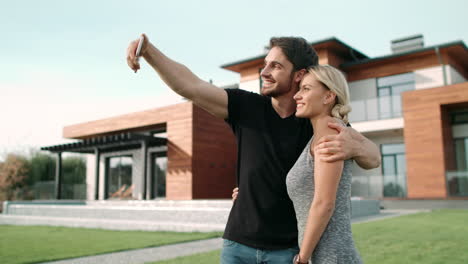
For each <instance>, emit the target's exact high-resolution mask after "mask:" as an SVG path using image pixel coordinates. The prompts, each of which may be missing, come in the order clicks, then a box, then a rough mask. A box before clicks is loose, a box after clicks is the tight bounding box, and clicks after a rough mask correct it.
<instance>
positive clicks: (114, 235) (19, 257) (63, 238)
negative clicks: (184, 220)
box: [0, 225, 221, 264]
mask: <svg viewBox="0 0 468 264" xmlns="http://www.w3.org/2000/svg"><path fill="white" fill-rule="evenodd" d="M220 235H221V233H219V232H212V233H178V232H149V231H144V232H143V231H110V230H102V229H85V228H66V227H46V226H10V225H0V263H2V264H10V263H11V264H13V263H37V262H44V261H52V260H59V259H65V258H73V257H81V256H89V255H96V254H102V253H108V252H116V251H122V250H128V249H136V248H145V247H153V246H161V245H167V244H173V243H180V242H185V241H192V240H199V239H207V238H213V237H219V236H220Z"/></svg>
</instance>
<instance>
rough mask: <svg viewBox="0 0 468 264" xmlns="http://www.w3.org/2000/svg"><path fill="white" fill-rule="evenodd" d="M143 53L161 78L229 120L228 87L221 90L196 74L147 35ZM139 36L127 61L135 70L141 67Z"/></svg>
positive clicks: (172, 87)
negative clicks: (173, 58) (162, 50)
mask: <svg viewBox="0 0 468 264" xmlns="http://www.w3.org/2000/svg"><path fill="white" fill-rule="evenodd" d="M142 36H143V37H144V40H143V41H144V42H143V44H142V47H141V52H140V55H141V56H142V57H143V58H144V59H145V60H146V61H147V62H148V63H149V64H150V65H151V66H152V67H153V69H155V70H156V72H157V73H158V74H159V76H160V77H161V79H162V80H163V81H164V82H165V83H166V84H167V85H168V86H169V87H170V88H171V89H172V90H173V91H174V92H176V93H177V94H179V95H181V96H183V97H185V98H187V99H189V100H191V101H193V102H194V103H195V104H196V105H198V106H200V107H201V108H203V109H205V110H206V111H208V112H210V113H211V114H213V115H215V116H217V117H219V118H222V119H226V118H227V116H228V109H227V105H228V98H227V93H226V91H225V90H223V89H220V88H218V87H216V86H214V85H212V84H210V83H208V82H206V81H203V80H201V79H200V78H198V77H197V76H196V75H195V74H193V73H192V72H191V71H190V70H189V69H188V68H187V67H186V66H184V65H182V64H180V63H178V62H176V61H173V60H171V59H170V58H168V57H167V56H166V55H164V54H163V53H162V52H161V51H159V50H158V49H157V48H156V47H155V46H154V45H153V44H151V43H150V42H149V40H148V37H147V36H146V35H144V34H143V35H142ZM138 43H139V39H137V40H134V41H132V42H131V43H130V45H129V46H128V49H127V64H128V66H129V67H130V68H131V69H132V70H134V71H135V72H136V71H138V70H139V69H140V64H139V63H138V58H137V57H136V56H135V52H136V50H137V47H138Z"/></svg>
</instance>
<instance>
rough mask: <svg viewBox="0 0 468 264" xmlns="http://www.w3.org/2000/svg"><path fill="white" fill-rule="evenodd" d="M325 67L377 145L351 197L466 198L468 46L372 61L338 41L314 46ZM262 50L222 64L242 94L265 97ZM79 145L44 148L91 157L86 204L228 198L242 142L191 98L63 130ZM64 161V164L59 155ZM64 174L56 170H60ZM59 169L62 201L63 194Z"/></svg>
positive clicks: (401, 43) (417, 41)
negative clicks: (376, 155)
mask: <svg viewBox="0 0 468 264" xmlns="http://www.w3.org/2000/svg"><path fill="white" fill-rule="evenodd" d="M311 45H312V46H313V47H314V48H315V50H316V51H317V52H318V54H319V58H320V60H319V62H320V64H330V65H332V66H335V67H337V68H339V69H340V70H342V71H343V72H344V73H345V75H346V77H347V79H348V81H349V88H350V95H351V101H352V102H351V105H352V108H353V110H352V112H351V113H350V123H351V125H352V127H353V128H355V129H356V130H358V131H359V132H361V133H362V134H364V135H365V136H366V137H368V138H369V139H371V140H372V141H374V142H375V143H376V144H378V145H379V147H380V150H381V154H382V164H381V167H379V168H376V169H373V170H363V169H361V168H359V167H358V166H357V165H356V166H355V168H354V171H353V189H352V194H353V196H359V197H366V198H378V199H395V198H397V199H467V198H468V82H467V80H468V49H467V47H466V45H465V44H464V43H463V42H462V41H455V42H448V43H444V44H440V45H435V46H430V47H426V46H424V40H423V37H422V36H421V35H416V36H412V37H408V38H403V39H398V40H394V41H392V42H391V50H392V53H391V54H389V55H387V56H382V57H376V58H369V57H368V56H366V55H365V54H363V53H361V52H359V51H357V50H356V49H354V48H353V47H350V46H349V45H347V44H345V43H343V42H342V41H340V40H338V39H336V38H330V39H325V40H321V41H316V42H312V43H311ZM265 56H266V54H261V55H259V56H256V57H253V58H247V59H243V60H240V61H237V62H233V63H229V64H226V65H223V66H222V68H224V69H226V70H230V71H234V72H237V73H239V75H240V82H239V89H245V90H249V91H252V92H259V91H260V87H261V79H260V71H261V68H262V66H263V61H264V58H265ZM63 136H64V137H65V138H72V139H77V140H78V141H77V142H76V143H70V144H63V145H57V146H49V147H44V148H42V149H43V150H48V151H52V152H55V153H57V154H58V156H59V157H60V156H61V153H62V152H79V153H87V154H90V155H88V173H87V176H86V186H87V188H86V197H87V199H88V200H106V199H137V200H151V199H155V198H165V199H168V200H191V199H211V198H229V197H230V195H231V190H232V188H233V187H234V186H235V183H236V179H235V170H236V145H235V139H234V137H233V135H232V132H231V131H230V128H229V126H228V125H227V124H226V123H224V122H223V121H222V120H218V119H216V118H214V117H213V116H211V115H210V114H208V113H207V112H205V111H204V110H202V109H200V108H199V107H197V106H195V105H193V104H192V103H191V102H185V103H182V104H177V105H172V106H168V107H162V108H157V109H151V110H148V111H144V112H138V113H131V114H127V115H123V116H116V117H112V118H108V119H103V120H97V121H91V122H87V123H83V124H76V125H71V126H67V127H65V128H64V130H63ZM58 163H60V159H58ZM58 168H60V166H58ZM60 179H61V175H60V169H58V173H57V180H56V186H57V188H56V196H57V198H60V195H61V194H60V193H61V188H60V186H62V182H61V180H60Z"/></svg>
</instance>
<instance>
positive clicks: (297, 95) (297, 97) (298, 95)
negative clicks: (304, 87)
mask: <svg viewBox="0 0 468 264" xmlns="http://www.w3.org/2000/svg"><path fill="white" fill-rule="evenodd" d="M300 97H301V95H300V94H299V92H297V93H296V94H295V95H294V96H293V98H294V100H299V99H300Z"/></svg>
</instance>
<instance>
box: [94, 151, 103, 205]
mask: <svg viewBox="0 0 468 264" xmlns="http://www.w3.org/2000/svg"><path fill="white" fill-rule="evenodd" d="M100 154H101V153H100V151H99V148H95V149H94V156H95V160H96V164H95V171H96V173H95V175H96V179H95V184H94V200H99V162H100ZM104 198H105V197H104Z"/></svg>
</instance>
